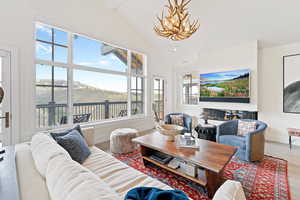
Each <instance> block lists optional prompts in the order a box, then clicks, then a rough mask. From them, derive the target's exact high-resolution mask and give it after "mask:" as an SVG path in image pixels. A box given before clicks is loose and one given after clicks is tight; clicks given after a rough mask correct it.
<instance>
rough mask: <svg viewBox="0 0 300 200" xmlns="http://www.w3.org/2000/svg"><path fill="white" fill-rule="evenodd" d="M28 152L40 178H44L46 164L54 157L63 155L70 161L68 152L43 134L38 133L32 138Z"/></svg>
mask: <svg viewBox="0 0 300 200" xmlns="http://www.w3.org/2000/svg"><path fill="white" fill-rule="evenodd" d="M30 150H31V153H32V157H33V160H34V164H35V166H36V169H37V170H38V172H39V173H40V174H41V176H42V177H45V174H46V170H47V168H48V163H49V162H50V160H51V159H53V158H55V157H56V156H58V155H63V156H64V157H65V158H67V159H70V160H71V157H70V155H69V154H68V152H67V151H66V150H65V149H64V148H62V147H61V146H60V145H58V144H57V143H56V142H55V140H53V138H52V137H51V136H50V135H47V134H45V133H38V134H36V135H34V136H33V137H32V140H31V145H30Z"/></svg>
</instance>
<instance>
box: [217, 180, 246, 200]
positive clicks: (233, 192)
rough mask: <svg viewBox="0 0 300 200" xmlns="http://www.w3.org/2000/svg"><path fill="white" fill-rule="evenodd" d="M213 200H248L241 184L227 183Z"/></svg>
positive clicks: (235, 182) (229, 181)
mask: <svg viewBox="0 0 300 200" xmlns="http://www.w3.org/2000/svg"><path fill="white" fill-rule="evenodd" d="M213 200H246V197H245V194H244V191H243V187H242V185H241V183H240V182H237V181H231V180H228V181H226V182H225V183H224V184H223V185H222V186H221V187H220V188H219V189H218V190H217V192H216V194H215V196H214V198H213Z"/></svg>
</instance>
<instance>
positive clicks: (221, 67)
mask: <svg viewBox="0 0 300 200" xmlns="http://www.w3.org/2000/svg"><path fill="white" fill-rule="evenodd" d="M257 54H258V49H257V41H253V42H248V43H245V44H242V45H238V46H235V47H232V48H227V49H223V50H219V51H213V52H208V53H205V54H200V55H198V59H197V60H196V61H195V62H194V63H192V64H189V65H188V66H178V67H177V68H176V69H175V70H174V72H173V74H174V77H176V78H175V79H174V85H176V87H175V89H174V96H173V98H174V104H173V105H174V110H176V111H182V112H186V113H189V114H191V115H195V116H199V114H200V113H201V109H202V108H216V109H233V110H234V109H236V110H249V111H256V110H257V105H258V93H257V82H258V77H257ZM237 69H251V99H250V103H249V104H245V103H220V102H200V103H199V105H183V104H182V99H181V97H182V95H181V92H182V87H181V77H182V75H183V74H184V73H186V72H192V73H195V74H200V73H210V72H222V71H230V70H237Z"/></svg>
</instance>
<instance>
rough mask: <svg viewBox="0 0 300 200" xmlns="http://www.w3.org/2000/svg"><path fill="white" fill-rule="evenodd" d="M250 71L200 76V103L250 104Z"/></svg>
mask: <svg viewBox="0 0 300 200" xmlns="http://www.w3.org/2000/svg"><path fill="white" fill-rule="evenodd" d="M249 86H250V70H249V69H244V70H235V71H226V72H217V73H208V74H200V101H214V102H240V103H249V102H250V88H249Z"/></svg>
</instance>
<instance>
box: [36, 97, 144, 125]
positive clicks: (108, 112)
mask: <svg viewBox="0 0 300 200" xmlns="http://www.w3.org/2000/svg"><path fill="white" fill-rule="evenodd" d="M127 107H128V103H127V101H104V102H91V103H74V104H73V110H72V114H73V117H75V116H76V117H77V118H78V116H79V118H80V116H84V117H85V118H84V119H85V120H87V121H98V120H104V119H113V118H118V117H125V116H127ZM143 107H144V105H143V102H142V101H134V102H132V104H131V113H132V114H139V113H143ZM36 116H37V127H38V128H44V127H49V126H50V127H51V126H59V125H61V124H65V123H66V121H67V120H66V119H67V116H68V105H67V104H56V103H55V102H49V103H48V104H38V105H36ZM73 120H74V123H75V118H74V119H73ZM87 121H84V122H87ZM82 122H83V121H82Z"/></svg>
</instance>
